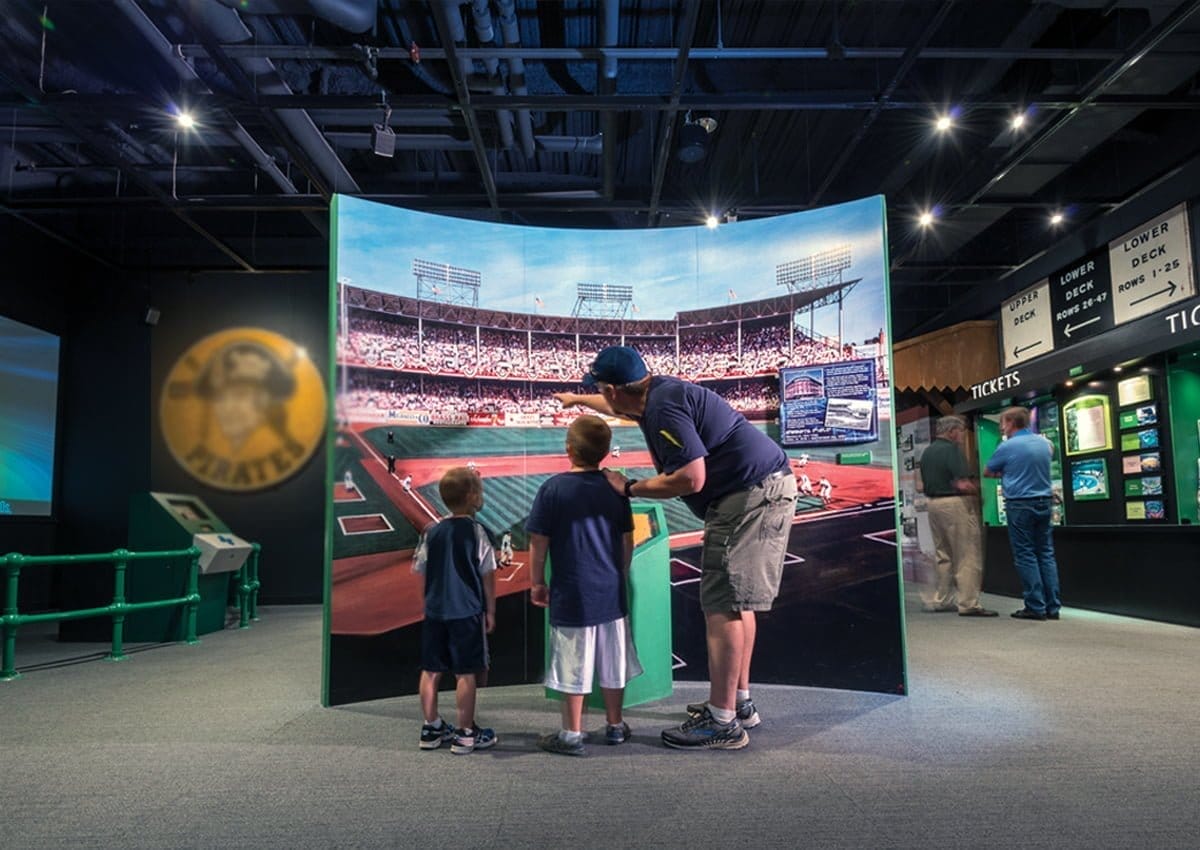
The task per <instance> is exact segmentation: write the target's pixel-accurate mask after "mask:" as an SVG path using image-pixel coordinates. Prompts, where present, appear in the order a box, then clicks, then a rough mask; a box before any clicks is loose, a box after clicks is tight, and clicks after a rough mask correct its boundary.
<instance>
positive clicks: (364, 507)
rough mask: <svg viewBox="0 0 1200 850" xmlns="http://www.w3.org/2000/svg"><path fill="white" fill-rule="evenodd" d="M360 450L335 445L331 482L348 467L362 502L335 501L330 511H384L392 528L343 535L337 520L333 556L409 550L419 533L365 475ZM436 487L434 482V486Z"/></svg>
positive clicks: (337, 514) (341, 513) (350, 513)
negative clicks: (368, 532) (360, 461)
mask: <svg viewBox="0 0 1200 850" xmlns="http://www.w3.org/2000/svg"><path fill="white" fill-rule="evenodd" d="M361 456H362V453H361V452H360V451H359V450H358V449H357V448H355V447H353V446H338V447H337V448H336V449H335V450H334V461H333V462H334V467H333V469H334V475H335V478H334V481H335V482H340V481H341V480H342V474H343V473H344V472H345V471H346V469H347V468H350V469H351V470H352V471H353V474H354V486H355V487H357V488H358V491H359V492H360V493H361V494H362V495H363V497H364V499H365V500H364V501H361V502H335V503H334V505H333V513H334V516H335V517H341V516H354V515H356V514H374V513H378V514H383V515H384V516H385V517H387V519H388V522H390V523H391V524H392V529H393V530H392V531H383V532H380V533H378V534H356V535H345V534H342V530H341V527H340V526H339V525H337V523H336V520H335V524H334V528H333V557H334V560H338V559H340V558H352V557H356V556H358V555H374V554H376V553H379V552H393V551H397V550H400V549H412V548H414V547H415V546H416V545H417V540H418V537H419V535H418V533H417V530H416V529H415V528H413V527H412V523H410V522H409V521H408V520H407V519H406V518H405V516H404V514H402V513H400V511H399V510H397V509H396V507H395V506H394V505H393V504H392V502H391V500H390V499H389V498H388V497H387V495H386V494H385V493H384V492H383V489H382V488H381V487H380V486H379V485H378V484H376V483H375V479H374V478H372V477H371V476H370V475H368V474H367V472H366V470H365V469H363V468H362V466H361V465H360V464H359V463H358V461H359V459H360V457H361ZM434 489H435V490H436V489H437V487H436V485H435V486H434Z"/></svg>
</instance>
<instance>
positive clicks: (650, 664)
mask: <svg viewBox="0 0 1200 850" xmlns="http://www.w3.org/2000/svg"><path fill="white" fill-rule="evenodd" d="M551 572H552V568H551V565H550V562H549V559H547V562H546V575H547V577H549V576H550V574H551ZM629 622H630V626H631V628H632V629H633V638H634V642H635V643H636V645H637V653H638V660H639V661H640V662H641V664H642V670H643V672H642V675H640V676H638V677H637V678H636V679H633V680H632V681H631V682H630V683H629V684H628V685H627V686H626V687H625V706H626V707H629V706H634V705H641V704H642V703H647V702H653V701H654V700H657V699H663V698H664V697H669V696H670V695H671V693H672V682H671V669H672V665H671V660H672V659H671V548H670V543H669V542H668V540H667V522H666V516H665V514H664V513H663V508H662V505H660V504H654V503H646V502H634V503H633V560H632V563H631V564H630V567H629ZM545 628H546V664H545V666H546V667H547V668H549V666H550V664H549V662H550V612H549V611H548V610H547V611H546V627H545ZM546 696H548V697H551V698H554V699H561V698H562V694H560V693H559V692H558V691H552V690H550V689H549V688H547V689H546ZM586 703H587V705H589V706H591V707H592V708H603V707H604V698H603V695H602V694H601V693H600V685H599V683H598V682H597V684H596V685H595V687H593V688H592V693H591V694H590V695H589V696H588V698H587V700H586Z"/></svg>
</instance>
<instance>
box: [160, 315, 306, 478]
mask: <svg viewBox="0 0 1200 850" xmlns="http://www.w3.org/2000/svg"><path fill="white" fill-rule="evenodd" d="M325 418H326V405H325V384H324V382H323V381H322V380H321V374H320V372H319V371H318V370H317V368H316V366H314V365H313V363H312V361H311V360H309V359H308V356H307V355H306V354H305V353H304V350H303V349H302V348H300V347H299V346H297V345H296V344H295V343H294V342H292V341H291V340H290V339H287V338H286V337H283V336H280V335H279V334H277V333H273V332H272V331H268V330H264V329H262V328H230V329H229V330H224V331H221V332H219V333H215V334H212V335H211V336H206V337H204V338H203V339H201V340H200V341H199V342H197V343H195V344H194V345H192V347H191V348H189V349H188V350H187V351H185V352H184V354H183V356H182V357H180V358H179V359H178V360H177V361H176V362H175V365H174V366H172V367H171V371H170V373H169V374H168V375H167V380H166V384H165V385H164V387H163V391H162V396H161V398H160V401H159V419H160V420H161V427H162V434H163V439H164V440H166V443H167V448H168V449H169V450H170V452H171V455H172V457H174V458H175V460H176V461H177V462H178V463H179V465H180V466H182V467H183V468H184V469H186V470H187V471H188V473H189V474H190V475H191V476H192V477H193V478H195V479H196V480H197V481H199V482H201V483H203V484H207V485H208V486H210V487H215V488H217V489H219V490H234V491H242V492H249V491H253V490H262V489H264V488H266V487H271V486H273V485H275V484H279V483H280V482H282V481H285V480H287V479H288V478H291V477H292V476H293V475H295V474H296V472H298V471H299V470H300V469H301V467H303V466H304V464H305V462H306V461H307V460H308V459H309V458H310V457H312V454H313V452H314V451H315V450H316V448H317V446H318V445H319V444H320V442H321V436H322V434H323V433H324V431H325Z"/></svg>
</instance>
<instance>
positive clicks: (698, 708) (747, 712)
mask: <svg viewBox="0 0 1200 850" xmlns="http://www.w3.org/2000/svg"><path fill="white" fill-rule="evenodd" d="M707 708H708V703H707V702H693V703H691V704H689V705H688V707H687V713H688V714H689V715H690V716H692V717H698V716H699V715H700V714H702V713H703V712H704V710H705V709H707ZM737 718H738V720H739V721H741V724H742V728H743V729H753V728H754V727H755V726H757V725H758V724H760V723H762V718H761V717H759V716H758V709H756V708H755V707H754V700H752V699H745V700H742V701H741V702H739V703H738V704H737Z"/></svg>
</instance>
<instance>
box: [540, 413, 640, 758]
mask: <svg viewBox="0 0 1200 850" xmlns="http://www.w3.org/2000/svg"><path fill="white" fill-rule="evenodd" d="M611 440H612V430H611V429H610V428H609V427H608V424H607V423H606V422H605V421H604V420H603V419H601V418H600V417H598V416H580V417H579V418H578V419H576V420H575V421H574V422H572V423H571V426H570V427H569V428H568V429H567V457H568V458H569V459H570V461H571V471H570V472H564V473H561V474H559V475H555V476H554V477H553V478H550V479H549V480H548V481H546V482H545V483H544V484H542V486H541V488H539V489H538V492H537V495H536V496H535V497H534V500H533V507H532V508H531V509H530V511H529V519H528V520H526V523H525V528H526V529H527V530H528V531H529V556H530V561H531V569H532V571H533V572H532V578H531V582H532V599H533V604H534V605H538V606H540V607H542V608H546V607H549V609H550V665H549V669H548V670H547V671H546V687H548V688H551V689H552V690H556V691H559V692H561V693H562V694H563V705H562V731H561V732H558V733H553V732H552V733H550V734H548V735H543V736H541V738H540V739H539V740H538V746H539V747H541V748H542V749H543V750H546V751H548V752H551V753H559V754H562V755H573V756H581V755H583V754H584V752H585V751H584V746H583V700H584V697H585V696H586V695H587V694H588V693H590V692H591V690H592V679H593V670H595V671H596V672H597V673H598V676H597V678H598V679H599V683H600V690H601V692H602V693H603V695H604V712H605V715H606V720H607V726H606V727H605V735H604V737H605V741H607V743H609V744H622V743H624V742H625V741H626V740H627V739H628V738H629V734H630V733H629V726H628V724H626V723H625V721H624V720H623V719H622V716H621V708H622V705H623V703H624V701H625V685H626V684H627V683H628V682H629V680H630V679H633V678H634V677H636V676H640V675H641V673H642V666H641V664H640V663H639V662H638V657H637V650H636V649H635V648H634V645H633V633H632V631H631V630H630V627H629V605H628V600H627V597H626V582H627V579H628V576H629V563H630V559H631V558H632V556H633V514H632V513H631V512H630V509H629V500H628V499H626V498H624V497H622V496H620V495H619V494H617V493H616V492H614V491H613V488H612V487H611V486H610V485H609V483H608V479H607V478H605V477H604V473H602V472H601V471H600V461H602V460H604V457H605V455H607V454H608V449H609V444H610V442H611ZM547 553H549V555H550V558H551V560H552V562H553V564H554V575H553V577H552V578H551V583H550V586H549V587H547V586H546V570H545V567H546V554H547Z"/></svg>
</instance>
